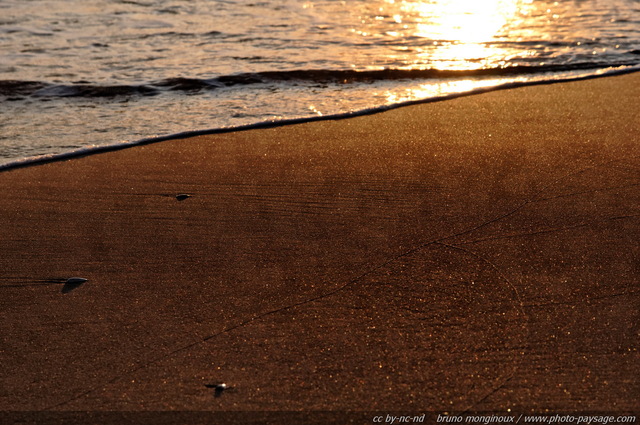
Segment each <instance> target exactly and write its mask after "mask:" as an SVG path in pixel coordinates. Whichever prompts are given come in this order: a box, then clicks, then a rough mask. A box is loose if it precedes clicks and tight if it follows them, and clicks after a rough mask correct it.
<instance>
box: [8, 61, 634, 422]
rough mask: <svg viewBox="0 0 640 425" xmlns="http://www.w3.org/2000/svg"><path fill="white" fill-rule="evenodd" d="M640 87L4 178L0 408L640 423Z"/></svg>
mask: <svg viewBox="0 0 640 425" xmlns="http://www.w3.org/2000/svg"><path fill="white" fill-rule="evenodd" d="M638 99H640V74H638V73H636V74H631V75H626V76H618V77H608V78H601V79H597V80H589V81H582V82H573V83H563V84H554V85H548V86H535V87H527V88H519V89H512V90H505V91H497V92H492V93H487V94H482V95H476V96H471V97H466V98H460V99H456V100H450V101H445V102H439V103H433V104H425V105H419V106H411V107H405V108H401V109H398V110H394V111H390V112H386V113H381V114H377V115H373V116H367V117H360V118H352V119H348V120H341V121H325V122H315V123H307V124H302V125H291V126H286V127H281V128H274V129H266V130H265V129H263V130H252V131H243V132H235V133H229V134H222V135H212V136H204V137H195V138H190V139H183V140H176V141H168V142H163V143H158V144H153V145H147V146H141V147H135V148H132V149H126V150H122V151H117V152H110V153H104V154H99V155H93V156H88V157H84V158H79V159H74V160H70V161H64V162H56V163H49V164H45V165H39V166H32V167H27V168H21V169H16V170H12V171H8V172H2V173H0V187H1V188H2V194H3V196H2V200H1V201H0V222H1V223H2V227H1V228H0V244H1V248H0V249H1V253H2V254H1V255H0V270H2V273H1V276H0V285H1V286H2V287H1V288H0V291H1V295H0V335H1V338H2V339H1V345H0V365H1V366H0V368H1V371H2V373H1V374H0V410H5V411H6V410H69V411H94V410H127V411H133V410H150V411H153V410H174V409H175V410H182V411H185V410H216V411H217V410H237V411H247V410H262V411H264V410H268V411H292V410H300V411H309V410H330V411H350V410H358V411H378V412H386V411H400V412H443V411H449V412H461V411H470V412H478V411H480V412H482V411H494V412H507V411H508V409H511V411H512V412H517V413H529V412H549V413H556V412H587V411H600V412H633V411H636V412H637V411H639V410H640V402H639V400H640V397H639V395H640V385H639V383H638V376H640V361H639V360H640V358H639V353H638V345H639V323H640V298H639V291H640V288H639V280H640V244H639V240H640V114H639V110H640V109H639V107H638V105H639V104H638ZM43 137H46V135H45V136H43ZM180 193H186V194H190V195H192V196H191V197H190V198H188V199H185V200H183V201H178V200H176V198H175V195H177V194H180ZM72 276H79V277H84V278H87V279H89V281H88V282H87V283H85V284H83V285H80V286H78V287H76V288H68V287H67V288H66V289H65V290H64V291H63V285H62V284H61V283H56V282H53V281H52V280H54V279H66V278H68V277H72ZM69 289H72V290H69ZM217 382H226V383H227V384H228V385H231V386H233V387H234V388H233V389H232V390H229V391H224V392H223V393H222V394H219V395H220V397H215V393H214V391H213V390H212V389H211V388H207V387H206V386H205V385H206V384H213V383H217Z"/></svg>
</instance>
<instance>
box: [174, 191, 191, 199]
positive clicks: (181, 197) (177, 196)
mask: <svg viewBox="0 0 640 425" xmlns="http://www.w3.org/2000/svg"><path fill="white" fill-rule="evenodd" d="M187 198H191V195H187V194H186V193H181V194H179V195H176V199H177V200H178V201H184V200H185V199H187Z"/></svg>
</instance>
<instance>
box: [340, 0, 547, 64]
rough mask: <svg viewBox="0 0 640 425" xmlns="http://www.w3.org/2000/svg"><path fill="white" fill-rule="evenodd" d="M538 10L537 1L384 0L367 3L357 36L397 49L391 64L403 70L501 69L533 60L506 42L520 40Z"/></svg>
mask: <svg viewBox="0 0 640 425" xmlns="http://www.w3.org/2000/svg"><path fill="white" fill-rule="evenodd" d="M535 8H536V6H535V5H534V3H533V0H483V1H478V0H429V1H418V0H382V1H378V2H368V3H367V6H366V9H365V10H364V11H363V10H361V11H360V12H361V15H362V16H360V19H359V22H360V23H361V25H360V26H358V27H356V28H353V29H352V31H353V32H354V33H356V34H357V35H359V36H360V37H362V38H364V39H368V40H370V42H371V43H376V42H378V43H381V44H384V45H386V46H391V47H392V50H393V51H394V53H393V54H388V55H387V56H388V57H387V58H386V59H387V63H389V64H390V66H394V67H398V68H405V69H406V68H412V69H416V68H437V69H448V70H474V69H481V68H487V67H501V66H506V65H507V64H508V63H509V61H510V59H512V58H513V57H515V56H518V57H522V56H527V55H533V52H526V51H525V52H523V51H522V49H518V50H517V51H516V50H514V49H513V48H512V47H509V44H508V43H503V42H504V41H513V40H514V38H515V39H517V37H518V34H521V33H522V31H523V28H520V26H521V25H522V23H523V22H525V21H526V19H527V16H529V15H530V14H531V13H532V12H533V11H534V10H535ZM527 30H528V31H530V30H531V29H530V28H528V29H527ZM530 35H531V34H529V36H530ZM541 38H544V37H543V36H542V35H541ZM408 40H411V41H413V42H407V41H408ZM406 46H411V48H409V49H407V48H406ZM394 47H395V48H394Z"/></svg>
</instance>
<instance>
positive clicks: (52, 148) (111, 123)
mask: <svg viewBox="0 0 640 425" xmlns="http://www.w3.org/2000/svg"><path fill="white" fill-rule="evenodd" d="M639 63H640V1H638V0H562V1H549V0H427V1H418V0H349V1H337V0H322V1H320V0H318V1H312V0H310V1H304V0H299V1H294V0H264V1H260V0H255V1H251V0H218V1H212V0H119V1H114V0H3V1H1V2H0V164H7V163H12V162H15V161H20V160H23V159H25V158H30V157H34V156H37V155H54V154H61V153H65V152H71V151H75V150H78V149H87V148H91V147H95V146H105V145H114V144H118V143H122V142H124V141H136V140H139V139H143V138H149V137H154V136H163V135H171V134H175V133H182V132H188V131H191V130H205V129H216V128H228V127H237V126H244V125H251V124H255V123H265V122H266V123H269V122H280V121H281V120H289V119H296V118H301V119H312V118H314V117H327V116H333V115H335V114H345V113H347V114H348V113H357V112H358V111H363V110H368V111H371V110H375V108H385V107H389V106H393V105H398V104H403V103H406V102H415V101H423V100H429V99H434V98H441V97H443V96H444V97H446V96H449V95H455V94H460V93H465V92H468V91H472V90H477V89H478V88H483V87H484V88H487V87H496V86H502V85H504V84H508V83H512V84H513V83H516V84H527V83H531V82H536V81H551V80H562V79H567V78H581V77H584V76H593V75H602V74H607V73H611V72H618V71H625V70H635V69H638V64H639Z"/></svg>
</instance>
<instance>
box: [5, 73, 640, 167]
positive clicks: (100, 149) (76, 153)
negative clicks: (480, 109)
mask: <svg viewBox="0 0 640 425" xmlns="http://www.w3.org/2000/svg"><path fill="white" fill-rule="evenodd" d="M639 71H640V64H638V65H634V66H628V67H624V68H622V69H620V68H615V69H609V68H606V69H604V70H599V71H598V72H596V73H593V74H588V75H579V76H574V77H560V78H553V77H551V78H548V79H544V80H537V81H516V82H508V83H504V84H498V85H496V86H491V87H479V88H476V89H472V90H469V91H466V92H460V93H452V94H446V95H442V96H435V97H430V98H426V99H418V100H409V101H406V102H399V103H394V104H389V105H383V106H378V107H374V108H366V109H362V110H357V111H349V112H343V113H338V114H331V115H322V116H312V117H301V118H291V119H283V120H276V121H262V122H258V123H253V124H246V125H240V126H234V127H221V128H212V129H202V130H189V131H183V132H178V133H174V134H169V135H164V136H154V137H146V138H143V139H138V140H135V141H123V142H118V143H114V144H110V145H101V146H92V147H85V148H81V149H76V150H73V151H69V152H64V153H59V154H50V155H39V156H35V157H29V158H25V159H20V160H17V161H12V162H8V163H6V164H2V165H0V172H3V171H9V170H13V169H17V168H23V167H29V166H35V165H42V164H47V163H50V162H58V161H65V160H69V159H74V158H80V157H84V156H89V155H94V154H99V153H105V152H112V151H118V150H121V149H127V148H131V147H135V146H141V145H148V144H153V143H159V142H165V141H169V140H177V139H184V138H189V137H195V136H204V135H209V134H222V133H231V132H237V131H247V130H256V129H265V128H275V127H282V126H286V125H294V124H303V123H307V122H315V121H329V120H342V119H347V118H352V117H359V116H365V115H373V114H378V113H381V112H385V111H389V110H392V109H397V108H402V107H405V106H411V105H418V104H424V103H432V102H440V101H444V100H450V99H456V98H460V97H465V96H471V95H476V94H482V93H487V92H492V91H497V90H506V89H513V88H518V87H526V86H535V85H543V84H555V83H564V82H573V81H582V80H589V79H594V78H602V77H609V76H616V75H623V74H630V73H634V72H639Z"/></svg>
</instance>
